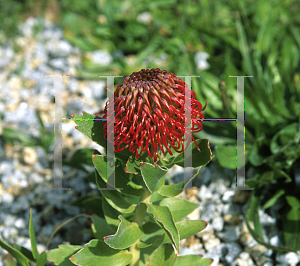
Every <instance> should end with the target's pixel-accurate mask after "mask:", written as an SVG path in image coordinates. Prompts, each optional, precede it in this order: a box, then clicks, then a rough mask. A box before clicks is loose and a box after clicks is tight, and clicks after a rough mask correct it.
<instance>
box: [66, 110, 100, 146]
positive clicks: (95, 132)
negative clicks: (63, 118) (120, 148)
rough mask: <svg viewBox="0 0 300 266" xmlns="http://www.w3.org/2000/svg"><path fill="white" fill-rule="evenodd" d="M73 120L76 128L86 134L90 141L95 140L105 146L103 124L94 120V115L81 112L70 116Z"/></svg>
mask: <svg viewBox="0 0 300 266" xmlns="http://www.w3.org/2000/svg"><path fill="white" fill-rule="evenodd" d="M72 118H73V119H74V122H75V123H76V124H77V127H76V129H77V130H78V131H80V132H81V133H82V134H84V135H85V136H87V137H88V138H89V139H91V140H92V141H94V142H96V143H97V144H99V145H100V146H102V147H104V148H105V147H106V140H105V138H104V132H103V124H102V122H101V121H98V120H97V121H95V120H94V119H95V118H96V116H94V115H91V114H88V113H86V112H82V115H80V114H74V115H73V116H72Z"/></svg>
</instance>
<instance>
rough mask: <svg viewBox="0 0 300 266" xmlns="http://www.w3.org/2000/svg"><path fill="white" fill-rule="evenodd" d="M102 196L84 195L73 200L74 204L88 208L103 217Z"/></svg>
mask: <svg viewBox="0 0 300 266" xmlns="http://www.w3.org/2000/svg"><path fill="white" fill-rule="evenodd" d="M101 201H102V197H100V196H87V195H86V196H82V197H79V198H77V199H76V200H75V201H74V202H72V204H71V205H72V206H77V207H80V208H84V209H87V210H91V211H93V212H94V213H96V214H97V215H98V216H100V217H103V211H102V207H101Z"/></svg>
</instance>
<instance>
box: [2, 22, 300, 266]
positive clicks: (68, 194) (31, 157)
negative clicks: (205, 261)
mask: <svg viewBox="0 0 300 266" xmlns="http://www.w3.org/2000/svg"><path fill="white" fill-rule="evenodd" d="M39 23H41V25H42V27H41V30H40V31H39V32H36V31H35V27H36V26H37V25H38V24H39ZM20 31H21V34H20V36H18V37H17V38H16V39H15V43H16V44H17V46H18V47H19V48H18V51H17V52H16V51H14V49H13V43H7V44H5V45H2V46H0V84H1V90H0V114H1V116H2V121H1V124H0V133H1V131H2V130H3V126H5V127H9V128H12V129H16V130H18V131H21V132H26V134H27V135H28V136H31V137H35V138H41V136H40V134H41V133H40V125H39V123H38V119H37V117H36V114H35V111H39V112H40V116H41V118H42V120H43V121H44V123H45V127H46V129H48V130H49V131H50V130H51V129H53V125H54V106H53V97H54V88H53V80H52V79H51V78H49V77H47V78H46V77H45V75H54V74H59V75H60V74H68V75H71V77H70V78H64V79H63V81H64V87H63V93H62V103H63V112H64V117H69V116H70V114H72V113H81V112H82V111H86V112H88V113H95V112H97V111H99V109H101V108H103V107H104V103H105V97H106V96H105V95H106V94H105V90H104V89H105V85H106V84H105V82H104V81H100V80H99V81H89V80H80V79H77V78H76V68H81V60H82V56H89V57H90V58H92V59H93V60H94V61H95V62H97V63H98V64H102V65H105V64H109V63H110V62H111V61H112V60H113V57H112V56H111V55H109V54H107V53H106V52H105V51H96V52H93V53H86V54H84V53H83V52H81V51H80V50H79V49H77V48H75V47H73V46H72V45H71V44H69V43H68V42H67V41H65V40H64V39H63V32H62V30H61V29H60V28H58V27H57V26H55V25H53V24H52V23H50V22H47V21H45V22H44V21H43V20H39V19H37V18H29V19H28V20H27V21H26V22H25V23H23V24H21V25H20ZM1 116H0V117H1ZM62 130H63V132H62V137H63V158H64V159H68V158H70V157H71V156H72V153H73V152H75V150H76V149H78V148H83V147H90V148H96V149H98V150H100V151H101V152H103V150H102V148H101V147H100V146H98V145H96V144H94V143H92V142H91V141H89V140H88V139H87V138H86V137H84V136H83V135H82V134H81V133H80V132H78V131H77V130H75V123H74V122H73V121H69V122H64V123H63V126H62ZM53 151H54V150H53V145H52V146H51V147H50V148H49V149H48V150H47V151H45V150H44V149H43V148H42V147H40V146H35V147H24V145H22V146H20V145H10V144H8V143H4V142H3V141H2V140H1V139H0V204H1V212H0V233H1V237H2V238H3V239H4V240H5V241H7V242H9V243H14V242H16V243H17V244H19V245H23V246H25V247H26V248H28V249H31V247H30V239H29V235H28V220H29V209H30V207H31V208H32V213H33V221H34V227H35V231H36V239H37V242H38V243H39V245H38V250H39V251H43V250H44V249H45V246H46V243H47V241H48V240H49V237H50V235H51V234H52V232H53V231H54V229H55V228H56V226H57V225H58V224H61V223H62V222H64V221H66V220H67V219H70V218H72V217H73V216H74V215H77V214H79V213H82V212H81V210H80V209H78V208H77V207H72V206H70V203H71V202H72V201H74V200H75V199H76V197H78V196H83V195H87V194H98V193H99V192H98V191H97V190H96V188H95V186H93V185H92V184H90V183H89V182H87V181H86V178H85V177H86V174H85V172H83V171H80V170H74V169H72V168H70V167H67V166H64V167H63V172H64V180H63V187H69V188H71V190H70V191H66V190H65V191H57V190H55V191H51V190H48V191H45V187H51V186H52V184H53V180H52V169H53ZM169 175H170V178H171V180H173V182H178V181H182V180H183V169H182V168H180V167H176V166H175V167H173V168H172V169H171V170H169ZM233 179H234V172H233V171H227V170H226V171H223V172H220V171H219V170H217V169H216V168H215V167H214V165H213V164H209V165H208V166H207V167H205V168H204V169H203V170H201V172H200V173H199V175H198V176H197V177H196V178H195V180H193V186H196V187H197V188H198V190H190V191H186V192H184V193H182V194H181V196H182V197H184V198H187V199H189V200H190V201H192V202H196V203H199V204H200V207H199V208H198V209H196V210H195V211H194V212H193V213H191V214H190V215H189V216H188V217H187V219H202V220H205V221H207V222H209V226H208V227H207V228H206V229H205V230H204V231H203V232H200V233H198V234H197V235H196V236H193V237H190V238H188V239H186V240H182V241H181V243H180V245H181V249H180V254H181V255H186V254H204V257H210V258H213V259H214V263H213V266H217V265H219V266H221V265H241V266H242V265H245V266H248V265H263V266H271V265H278V266H279V265H300V264H299V258H298V257H297V256H296V255H295V254H293V253H288V254H286V255H279V254H277V255H274V254H273V252H272V251H271V250H269V249H267V248H265V247H264V246H262V245H260V244H258V243H256V242H255V241H254V239H253V238H252V237H251V235H250V234H249V232H248V230H247V227H246V224H245V222H244V221H243V214H245V211H246V209H247V203H246V202H247V199H248V198H249V196H250V193H251V192H248V191H236V192H234V191H229V190H227V188H229V187H234V186H235V184H232V180H233ZM259 215H260V219H261V222H262V225H263V229H264V234H265V237H266V239H267V240H268V241H270V243H271V244H273V245H280V244H281V243H280V236H281V233H280V232H279V230H278V229H277V227H276V219H275V218H272V217H270V216H269V215H267V214H266V213H264V211H262V210H260V212H259ZM83 229H90V221H89V220H88V219H86V218H84V217H81V218H78V219H76V220H75V221H73V222H71V223H70V224H69V225H68V226H66V227H64V228H63V229H61V230H60V231H59V232H58V233H57V234H56V236H55V237H54V238H53V240H52V242H51V244H50V247H49V249H53V248H56V247H57V245H58V244H62V243H66V242H68V243H71V244H80V245H83V244H85V243H86V242H88V241H89V240H90V239H91V235H89V234H74V233H73V232H74V230H77V231H80V230H83ZM6 256H7V252H6V251H5V250H3V249H1V248H0V266H2V265H5V260H6Z"/></svg>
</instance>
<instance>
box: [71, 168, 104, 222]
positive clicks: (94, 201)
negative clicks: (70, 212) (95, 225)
mask: <svg viewBox="0 0 300 266" xmlns="http://www.w3.org/2000/svg"><path fill="white" fill-rule="evenodd" d="M93 175H95V173H93ZM101 201H102V197H100V196H88V195H85V196H82V197H79V198H77V199H76V200H75V201H73V202H72V204H71V205H72V206H77V207H80V208H84V209H87V210H91V211H93V212H94V213H96V214H97V215H98V216H100V217H103V211H102V207H101Z"/></svg>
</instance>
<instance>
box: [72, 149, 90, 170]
mask: <svg viewBox="0 0 300 266" xmlns="http://www.w3.org/2000/svg"><path fill="white" fill-rule="evenodd" d="M93 154H94V151H93V149H89V148H82V149H78V150H76V151H75V153H74V154H73V156H72V158H71V160H70V163H71V164H72V165H73V166H78V165H81V164H87V165H93V161H92V155H93Z"/></svg>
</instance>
